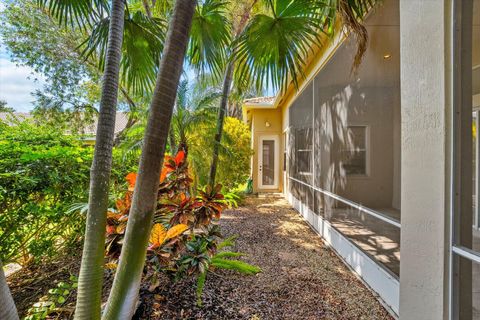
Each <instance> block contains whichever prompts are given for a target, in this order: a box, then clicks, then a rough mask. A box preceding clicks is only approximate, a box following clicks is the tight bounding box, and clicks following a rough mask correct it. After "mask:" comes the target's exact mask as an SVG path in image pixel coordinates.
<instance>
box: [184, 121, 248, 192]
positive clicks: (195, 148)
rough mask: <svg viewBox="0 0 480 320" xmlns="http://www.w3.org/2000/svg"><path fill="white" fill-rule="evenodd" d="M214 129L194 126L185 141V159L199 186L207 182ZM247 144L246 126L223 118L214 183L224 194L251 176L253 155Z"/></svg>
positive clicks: (209, 126) (207, 126)
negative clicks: (187, 160)
mask: <svg viewBox="0 0 480 320" xmlns="http://www.w3.org/2000/svg"><path fill="white" fill-rule="evenodd" d="M213 126H214V124H208V125H201V126H197V127H196V130H195V132H193V133H192V134H191V136H190V137H189V139H188V141H189V143H190V144H189V154H188V155H189V158H190V160H191V162H192V164H193V166H194V170H195V172H194V173H195V175H196V179H198V181H197V182H198V184H199V185H200V186H204V185H206V184H207V182H208V175H209V170H210V163H211V158H212V148H211V144H212V140H213V137H214V134H215V133H214V132H212V131H213V130H214V129H215V127H213ZM250 144H251V141H250V130H249V129H248V126H247V125H246V124H245V123H243V122H242V121H240V120H238V119H236V118H232V117H226V118H225V124H224V127H223V136H222V144H221V147H220V156H219V162H218V166H217V176H216V179H215V180H216V181H217V182H218V183H219V184H221V185H223V187H224V189H225V190H232V189H234V188H236V187H238V186H239V185H241V184H243V183H245V182H246V181H247V178H248V176H249V175H250V157H251V156H252V154H253V151H252V149H251V147H250ZM206 146H208V147H206Z"/></svg>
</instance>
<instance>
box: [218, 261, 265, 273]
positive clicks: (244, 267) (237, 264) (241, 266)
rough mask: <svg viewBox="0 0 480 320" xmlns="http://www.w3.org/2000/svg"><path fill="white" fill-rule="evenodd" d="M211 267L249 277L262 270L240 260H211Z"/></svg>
mask: <svg viewBox="0 0 480 320" xmlns="http://www.w3.org/2000/svg"><path fill="white" fill-rule="evenodd" d="M211 265H212V266H214V267H216V268H219V269H228V270H234V271H237V272H240V273H244V274H249V275H253V274H257V273H259V272H260V271H262V269H260V268H259V267H257V266H254V265H251V264H248V263H246V262H243V261H240V260H229V259H223V258H218V257H213V258H212V263H211Z"/></svg>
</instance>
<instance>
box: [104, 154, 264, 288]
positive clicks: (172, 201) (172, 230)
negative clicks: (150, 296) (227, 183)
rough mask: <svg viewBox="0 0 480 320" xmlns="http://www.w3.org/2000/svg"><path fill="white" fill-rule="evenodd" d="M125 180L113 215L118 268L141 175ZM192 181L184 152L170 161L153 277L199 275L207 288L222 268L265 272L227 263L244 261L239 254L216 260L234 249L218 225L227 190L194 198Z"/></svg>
mask: <svg viewBox="0 0 480 320" xmlns="http://www.w3.org/2000/svg"><path fill="white" fill-rule="evenodd" d="M125 178H126V181H127V183H128V189H127V191H126V192H125V195H124V196H123V198H122V199H118V200H117V201H116V204H115V206H116V209H115V210H111V211H109V212H108V214H107V230H106V232H107V239H106V255H107V258H108V260H109V263H108V264H107V267H108V268H115V266H116V262H117V260H118V257H119V255H120V250H121V245H122V241H123V238H124V234H125V230H126V226H127V222H128V214H129V211H130V206H131V204H132V196H133V191H134V188H135V182H136V178H137V174H136V173H129V174H128V175H127V176H126V177H125ZM192 181H193V180H192V178H191V177H190V175H189V171H188V163H187V159H186V156H185V153H184V152H183V151H179V152H178V153H177V154H176V155H175V156H174V157H173V156H166V157H165V160H164V166H163V168H162V172H161V175H160V186H159V190H158V196H157V205H156V209H155V213H154V223H153V226H152V230H151V234H150V238H149V247H148V251H147V265H146V266H147V275H149V276H150V277H152V270H156V271H162V272H165V273H167V274H169V275H170V276H172V277H173V278H175V279H178V278H181V277H184V276H191V275H193V276H198V277H199V280H201V281H200V282H202V283H201V288H203V282H204V281H205V275H206V272H207V271H208V270H209V269H212V268H215V267H216V266H218V267H221V268H226V269H234V270H235V269H238V267H240V270H238V271H240V272H243V273H247V274H254V273H256V272H258V271H259V270H260V269H258V268H256V267H254V266H250V265H248V264H247V263H244V262H242V261H239V260H231V259H226V257H238V256H240V255H241V254H239V253H232V254H227V255H225V253H222V255H221V256H216V255H217V250H218V249H219V248H221V247H225V246H231V245H232V244H233V242H232V241H231V240H232V239H227V240H226V241H223V242H222V243H219V239H221V238H222V235H221V233H220V228H219V226H218V224H217V221H218V219H219V218H220V215H221V213H222V211H223V210H224V209H225V208H226V207H227V204H226V202H225V200H224V196H223V195H222V193H221V192H220V190H221V188H222V186H221V185H217V186H216V187H214V188H211V187H209V186H207V187H206V188H205V189H204V190H197V192H196V194H194V193H193V192H192V187H191V184H192ZM153 277H154V276H153ZM154 278H155V277H154ZM200 294H201V289H200Z"/></svg>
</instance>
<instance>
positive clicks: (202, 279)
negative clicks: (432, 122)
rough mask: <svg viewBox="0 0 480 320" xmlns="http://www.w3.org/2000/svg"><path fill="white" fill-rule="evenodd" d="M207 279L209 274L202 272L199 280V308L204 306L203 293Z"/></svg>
mask: <svg viewBox="0 0 480 320" xmlns="http://www.w3.org/2000/svg"><path fill="white" fill-rule="evenodd" d="M206 279H207V272H206V271H205V272H202V273H200V275H199V276H198V278H197V306H199V307H201V306H202V293H203V288H204V287H205V280H206Z"/></svg>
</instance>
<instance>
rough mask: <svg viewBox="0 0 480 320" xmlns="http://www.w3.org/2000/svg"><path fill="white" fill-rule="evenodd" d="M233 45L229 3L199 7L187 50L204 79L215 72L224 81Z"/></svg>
mask: <svg viewBox="0 0 480 320" xmlns="http://www.w3.org/2000/svg"><path fill="white" fill-rule="evenodd" d="M230 42H231V28H230V24H229V22H228V20H227V18H226V15H225V2H223V1H218V0H206V1H204V2H203V4H202V5H199V6H197V9H196V11H195V16H194V18H193V21H192V27H191V30H190V42H189V44H188V49H187V57H188V62H189V63H190V65H191V66H192V67H193V68H194V69H195V70H196V71H197V72H198V73H199V74H200V75H202V76H203V75H205V74H207V73H209V72H211V73H213V74H214V75H215V76H216V77H221V76H222V75H223V69H224V66H225V64H226V60H227V50H228V48H229V45H230Z"/></svg>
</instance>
